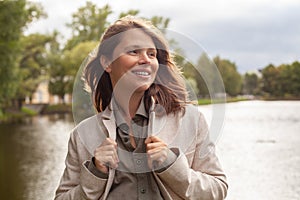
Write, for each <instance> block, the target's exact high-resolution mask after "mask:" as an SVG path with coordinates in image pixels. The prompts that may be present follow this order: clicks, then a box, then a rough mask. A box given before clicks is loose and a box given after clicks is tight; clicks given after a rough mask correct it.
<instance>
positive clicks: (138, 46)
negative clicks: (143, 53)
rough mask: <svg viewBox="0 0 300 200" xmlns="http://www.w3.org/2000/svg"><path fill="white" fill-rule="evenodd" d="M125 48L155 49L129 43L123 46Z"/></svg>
mask: <svg viewBox="0 0 300 200" xmlns="http://www.w3.org/2000/svg"><path fill="white" fill-rule="evenodd" d="M124 49H125V50H129V49H148V50H155V51H156V48H155V47H154V48H153V47H143V46H140V45H130V46H126V47H125V48H124Z"/></svg>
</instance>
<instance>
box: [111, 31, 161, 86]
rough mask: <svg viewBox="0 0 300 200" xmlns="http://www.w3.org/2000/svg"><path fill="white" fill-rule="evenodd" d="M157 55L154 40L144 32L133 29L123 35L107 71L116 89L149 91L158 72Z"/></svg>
mask: <svg viewBox="0 0 300 200" xmlns="http://www.w3.org/2000/svg"><path fill="white" fill-rule="evenodd" d="M156 54H157V51H156V47H155V45H154V43H153V41H152V38H151V37H150V36H149V35H147V34H145V33H144V32H143V31H142V30H139V29H132V30H129V31H126V32H125V33H123V35H122V36H121V41H120V43H119V44H118V45H117V46H116V48H115V49H114V51H113V60H112V62H111V63H110V64H109V66H108V67H107V68H106V69H105V70H106V72H108V73H109V74H110V78H111V81H112V85H113V87H114V89H115V88H116V87H120V88H122V89H126V88H128V89H129V88H130V89H131V90H134V91H140V92H142V91H145V90H147V89H148V88H149V87H150V85H151V84H152V83H153V82H154V79H155V77H156V73H157V70H158V66H159V64H158V60H157V58H156ZM134 91H132V92H134Z"/></svg>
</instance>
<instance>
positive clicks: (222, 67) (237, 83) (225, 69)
mask: <svg viewBox="0 0 300 200" xmlns="http://www.w3.org/2000/svg"><path fill="white" fill-rule="evenodd" d="M214 62H215V64H216V65H217V67H218V69H219V71H220V73H221V76H222V79H223V82H224V86H225V91H226V93H227V94H229V95H231V96H236V95H238V94H240V93H241V89H242V77H241V75H240V74H239V72H238V71H237V67H236V65H235V64H234V63H233V62H231V61H229V60H227V59H221V58H220V57H219V56H216V57H215V58H214Z"/></svg>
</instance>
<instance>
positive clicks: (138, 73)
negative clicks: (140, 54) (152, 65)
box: [134, 72, 150, 76]
mask: <svg viewBox="0 0 300 200" xmlns="http://www.w3.org/2000/svg"><path fill="white" fill-rule="evenodd" d="M134 73H135V74H136V75H139V76H149V75H150V73H148V72H134Z"/></svg>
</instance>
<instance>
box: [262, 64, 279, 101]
mask: <svg viewBox="0 0 300 200" xmlns="http://www.w3.org/2000/svg"><path fill="white" fill-rule="evenodd" d="M261 74H262V91H263V92H264V93H266V94H267V95H270V96H276V97H278V96H280V94H282V92H281V91H280V89H279V70H278V69H277V68H276V67H275V66H274V65H272V64H269V65H268V66H267V67H265V68H264V69H263V70H261Z"/></svg>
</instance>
